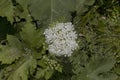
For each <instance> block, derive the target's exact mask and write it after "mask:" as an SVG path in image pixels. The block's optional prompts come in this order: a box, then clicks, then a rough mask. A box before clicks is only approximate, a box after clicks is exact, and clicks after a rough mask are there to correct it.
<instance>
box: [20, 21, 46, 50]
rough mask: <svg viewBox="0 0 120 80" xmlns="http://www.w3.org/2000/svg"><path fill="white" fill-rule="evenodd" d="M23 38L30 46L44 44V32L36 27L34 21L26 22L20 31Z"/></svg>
mask: <svg viewBox="0 0 120 80" xmlns="http://www.w3.org/2000/svg"><path fill="white" fill-rule="evenodd" d="M20 35H21V38H22V40H23V41H24V42H25V43H26V44H27V46H29V47H35V48H36V47H41V45H42V44H44V42H43V41H44V37H43V33H42V32H41V31H40V30H36V27H35V26H34V25H33V24H32V23H29V22H28V23H26V24H25V26H24V27H23V28H22V31H21V32H20Z"/></svg>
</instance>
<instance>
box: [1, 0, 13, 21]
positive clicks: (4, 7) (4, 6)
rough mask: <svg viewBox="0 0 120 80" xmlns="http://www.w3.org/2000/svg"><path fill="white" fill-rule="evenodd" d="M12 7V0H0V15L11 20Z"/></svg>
mask: <svg viewBox="0 0 120 80" xmlns="http://www.w3.org/2000/svg"><path fill="white" fill-rule="evenodd" d="M13 9H14V7H13V5H12V0H0V16H3V17H7V19H8V20H9V21H10V22H11V23H12V22H13V13H14V10H13Z"/></svg>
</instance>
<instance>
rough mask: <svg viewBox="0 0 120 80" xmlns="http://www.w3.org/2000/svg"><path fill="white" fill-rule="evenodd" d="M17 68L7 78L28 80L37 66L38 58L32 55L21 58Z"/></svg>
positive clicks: (9, 79) (10, 79)
mask: <svg viewBox="0 0 120 80" xmlns="http://www.w3.org/2000/svg"><path fill="white" fill-rule="evenodd" d="M15 68H16V69H14V71H12V73H11V74H10V76H9V77H8V79H7V80H28V77H29V75H32V74H33V72H34V69H35V68H36V60H35V59H33V58H32V56H28V57H26V58H25V59H23V60H21V61H20V62H19V65H17V67H15Z"/></svg>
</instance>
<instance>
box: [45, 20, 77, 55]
mask: <svg viewBox="0 0 120 80" xmlns="http://www.w3.org/2000/svg"><path fill="white" fill-rule="evenodd" d="M44 35H45V37H46V43H47V44H48V49H49V52H50V53H53V54H56V55H58V56H61V55H65V56H71V54H72V53H73V51H74V50H75V49H76V48H77V47H78V44H77V42H76V39H77V34H76V31H75V30H74V26H73V25H72V23H71V22H68V23H56V25H54V27H49V28H48V29H46V30H45V32H44Z"/></svg>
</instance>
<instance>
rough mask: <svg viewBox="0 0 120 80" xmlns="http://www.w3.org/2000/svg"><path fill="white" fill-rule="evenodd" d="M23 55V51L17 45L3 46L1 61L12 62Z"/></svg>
mask: <svg viewBox="0 0 120 80" xmlns="http://www.w3.org/2000/svg"><path fill="white" fill-rule="evenodd" d="M21 55H22V52H21V51H20V50H19V49H18V48H15V47H7V46H2V48H1V50H0V61H1V62H2V64H11V63H12V62H14V61H15V60H16V59H19V57H20V56H21Z"/></svg>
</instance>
